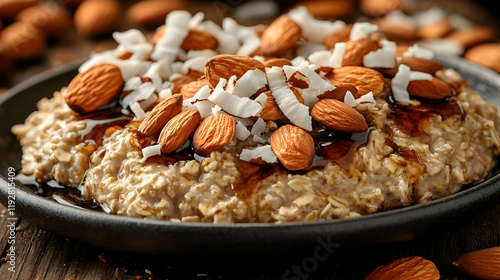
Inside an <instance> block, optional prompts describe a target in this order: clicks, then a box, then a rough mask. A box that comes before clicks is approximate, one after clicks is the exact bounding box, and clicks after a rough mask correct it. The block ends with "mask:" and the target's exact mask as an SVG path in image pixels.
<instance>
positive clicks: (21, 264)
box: [0, 1, 500, 280]
mask: <svg viewBox="0 0 500 280" xmlns="http://www.w3.org/2000/svg"><path fill="white" fill-rule="evenodd" d="M427 2H429V1H427ZM436 2H437V3H440V4H441V6H443V7H445V8H447V9H448V10H450V11H452V12H461V13H462V14H463V15H465V16H467V17H469V18H472V19H473V20H475V21H477V22H479V23H483V24H489V25H491V24H493V25H495V24H497V23H498V20H496V19H491V17H488V16H486V15H487V13H485V14H482V12H483V11H484V9H482V8H478V7H477V6H476V4H475V3H474V2H473V1H434V3H436ZM457 3H460V5H459V4H457ZM204 5H206V6H204V7H205V8H203V9H205V11H206V10H208V9H212V8H213V3H208V4H207V3H205V4H204ZM126 28H127V26H126V24H125V26H124V27H123V29H126ZM113 46H114V45H113V42H112V41H111V40H110V39H109V38H108V39H106V38H104V39H100V40H88V39H83V38H80V37H78V36H77V35H76V34H74V33H73V34H70V35H68V36H67V37H66V38H65V39H64V40H62V41H60V42H58V43H56V44H53V45H51V47H50V48H49V49H48V50H47V52H46V54H45V56H44V57H43V58H42V59H40V60H39V61H35V62H31V63H24V64H18V65H15V67H14V68H13V70H12V72H11V74H10V75H9V77H8V78H7V79H4V80H3V82H0V88H3V90H2V89H0V95H1V92H2V91H5V90H6V89H8V88H10V87H12V86H14V85H16V84H18V83H21V82H22V81H23V80H25V79H26V78H29V77H31V76H33V75H35V74H37V73H40V72H43V71H46V70H49V69H52V68H54V67H56V66H58V65H61V64H65V63H68V62H71V61H75V60H79V59H81V58H85V57H87V56H88V54H89V53H90V52H91V51H92V50H95V49H106V48H109V47H113ZM9 217H10V216H9V215H8V211H7V210H6V209H5V207H3V206H1V205H0V250H1V252H0V253H1V254H2V258H5V257H6V256H7V253H8V249H9V246H10V245H9V244H8V240H9V234H10V229H9V228H8V225H9V223H10V222H11V220H9V219H8V218H9ZM15 240H16V243H15V245H16V246H15V264H16V267H15V272H12V271H9V270H8V268H9V267H10V264H9V263H6V262H2V263H1V264H0V280H3V279H363V277H364V276H365V275H366V274H368V273H369V272H370V271H371V270H373V269H374V268H375V267H377V266H379V265H382V264H385V263H387V262H390V261H392V260H395V259H398V258H401V257H406V256H421V257H424V258H427V259H429V260H431V261H433V262H434V263H435V264H436V266H437V267H438V269H439V270H440V272H441V276H442V279H450V280H451V279H474V278H471V277H468V276H466V275H464V274H463V273H461V272H459V271H457V270H456V269H455V268H454V267H453V266H452V265H451V263H452V262H453V261H454V260H455V259H456V258H458V257H459V256H460V255H462V254H464V253H467V252H470V251H474V250H479V249H484V248H489V247H493V246H500V201H498V202H496V203H494V205H493V206H487V207H485V208H484V209H481V210H478V211H476V212H474V213H470V215H468V216H464V217H463V219H461V220H460V221H458V222H457V223H455V224H453V225H451V226H449V227H446V228H445V229H441V230H433V229H429V233H428V234H427V235H425V236H420V237H418V238H416V239H415V240H413V241H410V242H403V243H396V244H378V245H363V246H353V245H341V246H340V247H338V248H336V249H335V250H334V251H333V252H332V253H331V254H329V255H328V257H327V258H326V259H324V260H320V261H318V260H316V262H315V263H312V262H310V260H311V257H312V256H313V251H314V249H315V248H311V250H310V252H301V253H295V252H293V251H292V252H290V253H289V254H286V255H268V256H262V255H261V256H248V255H246V256H245V255H240V256H210V257H207V256H175V255H161V256H158V255H143V254H130V253H123V252H112V251H107V250H103V249H100V248H95V247H93V246H90V245H87V244H84V243H81V242H78V241H74V240H68V239H66V238H64V237H61V236H58V235H55V234H53V233H50V232H46V231H44V230H41V229H39V228H37V227H35V226H33V225H30V224H29V223H27V222H25V221H23V219H18V220H17V221H16V237H15ZM6 260H7V261H8V259H6ZM314 264H317V266H316V265H314ZM286 275H289V277H288V278H287V277H285V276H286ZM294 277H295V278H294Z"/></svg>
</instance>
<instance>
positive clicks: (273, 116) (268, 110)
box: [260, 91, 286, 121]
mask: <svg viewBox="0 0 500 280" xmlns="http://www.w3.org/2000/svg"><path fill="white" fill-rule="evenodd" d="M265 94H266V95H267V99H266V103H265V104H264V108H262V111H261V112H260V117H261V118H262V119H263V120H265V121H277V120H282V119H285V118H286V117H285V115H284V114H283V112H282V111H281V109H280V108H279V107H278V104H276V101H275V100H274V97H273V95H272V94H271V92H270V91H266V92H265Z"/></svg>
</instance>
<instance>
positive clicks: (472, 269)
mask: <svg viewBox="0 0 500 280" xmlns="http://www.w3.org/2000/svg"><path fill="white" fill-rule="evenodd" d="M453 266H455V267H456V268H457V269H458V270H460V271H462V272H463V273H465V274H468V275H469V276H472V277H476V278H480V279H486V280H498V279H500V247H492V248H488V249H483V250H479V251H474V252H470V253H467V254H464V255H462V256H460V258H458V259H457V260H456V261H454V262H453Z"/></svg>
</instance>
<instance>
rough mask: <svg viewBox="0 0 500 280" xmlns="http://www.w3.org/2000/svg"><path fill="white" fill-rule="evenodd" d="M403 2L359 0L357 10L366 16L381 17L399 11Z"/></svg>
mask: <svg viewBox="0 0 500 280" xmlns="http://www.w3.org/2000/svg"><path fill="white" fill-rule="evenodd" d="M403 2H404V1H402V0H360V1H359V9H360V10H361V12H363V13H365V14H368V15H372V16H381V15H385V14H388V13H390V12H392V11H394V10H401V9H402V8H403Z"/></svg>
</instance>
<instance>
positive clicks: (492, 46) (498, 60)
mask: <svg viewBox="0 0 500 280" xmlns="http://www.w3.org/2000/svg"><path fill="white" fill-rule="evenodd" d="M4 32H5V31H4ZM464 57H465V58H466V59H467V60H469V61H471V62H474V63H477V64H479V65H481V66H484V67H487V68H490V69H492V70H494V71H496V72H498V73H500V43H489V44H481V45H477V46H474V47H472V48H470V49H469V50H468V51H467V52H466V53H465V55H464Z"/></svg>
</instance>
